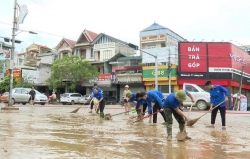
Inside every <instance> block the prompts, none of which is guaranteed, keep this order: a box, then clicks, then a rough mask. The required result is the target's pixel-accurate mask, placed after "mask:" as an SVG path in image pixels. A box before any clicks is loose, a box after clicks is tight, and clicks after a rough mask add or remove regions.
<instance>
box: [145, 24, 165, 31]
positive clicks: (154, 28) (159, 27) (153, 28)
mask: <svg viewBox="0 0 250 159" xmlns="http://www.w3.org/2000/svg"><path fill="white" fill-rule="evenodd" d="M157 29H167V28H166V27H164V26H161V25H159V24H157V23H154V24H152V25H151V26H149V27H147V28H146V29H143V30H142V31H149V30H157Z"/></svg>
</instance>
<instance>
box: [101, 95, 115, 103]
mask: <svg viewBox="0 0 250 159" xmlns="http://www.w3.org/2000/svg"><path fill="white" fill-rule="evenodd" d="M104 99H105V101H106V104H116V103H117V100H116V98H115V97H113V96H104Z"/></svg>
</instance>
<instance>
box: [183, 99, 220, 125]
mask: <svg viewBox="0 0 250 159" xmlns="http://www.w3.org/2000/svg"><path fill="white" fill-rule="evenodd" d="M224 102H225V101H223V102H221V103H220V104H218V105H216V106H215V107H213V109H212V110H211V111H213V110H214V109H215V108H217V107H219V106H220V105H221V104H222V103H224ZM211 111H210V110H209V111H208V112H206V113H205V114H203V115H201V116H200V117H198V118H195V119H192V120H189V121H188V122H187V126H192V125H194V124H195V123H196V122H197V121H198V120H199V119H200V118H201V117H203V116H204V115H206V114H207V113H209V112H211Z"/></svg>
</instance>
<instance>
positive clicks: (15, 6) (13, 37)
mask: <svg viewBox="0 0 250 159" xmlns="http://www.w3.org/2000/svg"><path fill="white" fill-rule="evenodd" d="M17 30H18V29H17V0H15V1H14V17H13V28H12V39H11V42H12V47H11V53H10V65H9V66H10V68H9V69H10V89H9V103H8V106H5V107H4V108H1V109H2V110H19V108H15V107H13V103H12V88H13V61H14V52H15V42H16V40H15V36H16V35H17V34H19V33H21V32H29V33H31V34H36V33H35V32H32V31H25V30H20V32H17V33H16V31H17ZM20 43H21V41H20Z"/></svg>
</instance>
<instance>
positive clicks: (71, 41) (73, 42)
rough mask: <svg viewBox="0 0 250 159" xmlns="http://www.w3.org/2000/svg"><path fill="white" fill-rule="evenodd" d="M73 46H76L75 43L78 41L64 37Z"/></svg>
mask: <svg viewBox="0 0 250 159" xmlns="http://www.w3.org/2000/svg"><path fill="white" fill-rule="evenodd" d="M63 39H64V40H65V41H66V42H67V43H68V44H69V45H70V46H71V47H74V46H75V44H76V41H74V40H70V39H66V38H63Z"/></svg>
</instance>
